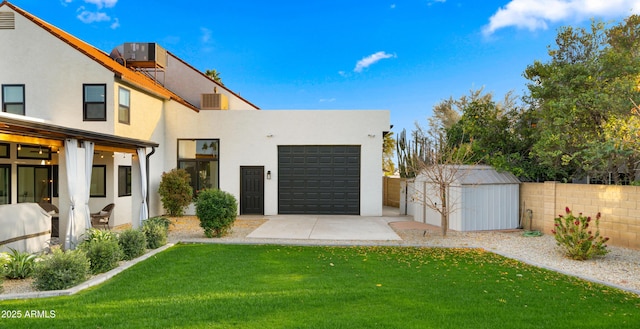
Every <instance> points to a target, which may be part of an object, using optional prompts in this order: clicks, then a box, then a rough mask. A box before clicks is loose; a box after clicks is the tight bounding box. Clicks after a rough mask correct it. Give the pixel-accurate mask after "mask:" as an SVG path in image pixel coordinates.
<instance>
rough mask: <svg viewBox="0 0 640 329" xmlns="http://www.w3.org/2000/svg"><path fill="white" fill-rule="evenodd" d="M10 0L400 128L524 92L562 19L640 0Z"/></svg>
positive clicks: (637, 8) (256, 90)
mask: <svg viewBox="0 0 640 329" xmlns="http://www.w3.org/2000/svg"><path fill="white" fill-rule="evenodd" d="M11 2H12V3H13V4H14V5H16V6H18V7H20V8H22V9H24V10H26V11H28V12H30V13H32V14H34V15H36V16H38V17H40V18H41V19H43V20H45V21H47V22H49V23H51V24H54V25H56V26H58V27H59V28H61V29H63V30H65V31H67V32H69V33H71V34H73V35H75V36H77V37H79V38H80V39H82V40H84V41H86V42H88V43H90V44H92V45H94V46H96V47H98V48H100V49H102V50H104V51H107V52H109V51H111V49H113V48H114V47H115V46H117V45H120V44H122V43H124V42H157V43H159V44H160V45H161V46H162V47H164V48H166V49H167V50H169V51H170V52H172V53H173V54H175V55H177V56H178V57H180V58H182V59H183V60H185V61H187V62H188V63H190V64H191V65H193V66H194V67H195V68H197V69H199V70H202V71H205V70H207V69H216V70H218V72H220V76H221V78H222V80H223V82H224V83H225V85H226V86H227V87H229V88H230V89H232V90H233V91H235V92H236V93H239V94H241V95H242V96H243V97H245V98H246V99H248V100H249V101H251V102H252V103H254V104H255V105H257V106H259V107H260V108H262V109H265V110H268V109H387V110H390V111H391V123H392V124H393V125H394V129H393V131H394V132H396V133H398V132H400V131H401V130H402V128H407V130H411V129H413V127H414V123H415V122H418V123H420V124H423V125H426V124H427V121H426V118H428V117H429V116H431V109H432V108H433V106H434V105H435V104H437V103H438V102H440V101H442V100H444V99H447V98H449V97H450V96H453V97H454V98H458V97H460V96H462V95H465V94H468V92H469V91H470V90H472V89H474V90H475V89H478V88H481V87H484V89H485V91H487V92H492V93H493V94H494V96H495V98H496V99H501V98H502V97H503V96H504V94H505V93H507V92H508V91H513V92H514V93H515V94H516V95H519V96H522V95H523V94H524V93H525V91H526V86H525V83H526V80H525V79H524V78H523V77H522V73H523V72H524V70H525V68H526V67H527V65H529V64H532V63H533V62H534V61H535V60H541V61H546V60H547V59H548V56H547V46H549V45H552V44H553V43H554V39H555V36H556V32H557V28H558V27H560V26H563V25H573V26H577V25H586V24H589V20H590V19H591V18H599V19H602V20H604V21H620V20H621V19H623V18H624V17H626V16H628V15H630V14H632V13H639V12H640V0H366V1H365V0H360V1H356V0H322V1H320V0H304V1H293V0H269V1H258V0H252V1H248V0H246V1H245V0H226V1H213V0H212V1H205V0H201V1H196V0H184V1H164V0H12V1H11ZM354 124H357V123H354Z"/></svg>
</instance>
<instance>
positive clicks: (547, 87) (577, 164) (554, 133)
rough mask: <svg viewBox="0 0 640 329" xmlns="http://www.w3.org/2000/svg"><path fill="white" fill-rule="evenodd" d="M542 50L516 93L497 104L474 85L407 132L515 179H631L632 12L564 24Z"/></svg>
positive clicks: (635, 116) (636, 94)
mask: <svg viewBox="0 0 640 329" xmlns="http://www.w3.org/2000/svg"><path fill="white" fill-rule="evenodd" d="M548 55H549V59H548V60H547V61H538V60H537V61H534V63H532V64H530V65H528V66H527V68H526V70H525V71H524V73H523V75H524V77H525V78H526V79H527V80H528V81H529V82H528V83H527V89H528V90H527V91H528V92H527V93H526V94H525V95H524V97H522V98H521V99H518V98H516V97H515V96H514V95H513V94H512V93H508V94H507V95H506V96H505V98H504V99H503V100H501V101H495V100H494V99H493V95H492V94H491V93H485V92H484V91H483V90H482V89H479V90H472V91H471V92H470V93H469V95H463V96H461V97H459V98H457V99H456V98H453V97H450V98H449V99H446V100H444V101H442V102H440V103H439V104H437V105H436V106H434V108H433V116H432V117H431V118H430V119H429V130H425V129H423V128H420V127H417V128H416V130H415V131H414V132H413V135H414V136H419V137H420V138H426V139H427V140H428V142H425V143H428V144H429V145H441V146H436V147H431V148H433V149H445V150H450V151H455V150H456V149H458V150H460V149H464V150H468V151H470V152H471V154H470V156H469V157H465V159H467V160H466V161H468V162H472V163H483V164H488V165H492V166H494V167H496V168H497V169H499V170H506V171H510V172H512V173H514V174H515V175H516V176H518V177H520V178H521V179H523V180H534V181H543V180H558V181H566V182H570V181H583V182H584V181H586V180H587V179H589V180H591V181H596V182H604V183H613V184H626V183H630V182H633V181H635V180H636V178H635V172H636V170H637V169H638V168H639V166H638V163H640V143H638V142H637V141H638V137H639V136H640V111H639V110H640V107H638V105H637V104H640V16H637V15H632V16H629V17H627V18H626V19H625V20H623V21H622V22H619V23H617V24H615V25H611V24H605V23H602V22H599V21H592V22H591V24H590V25H589V27H587V28H582V27H562V28H560V29H559V30H558V34H557V36H556V40H555V45H554V46H549V47H548ZM420 138H414V139H415V140H420ZM399 164H400V159H399ZM639 178H640V177H639Z"/></svg>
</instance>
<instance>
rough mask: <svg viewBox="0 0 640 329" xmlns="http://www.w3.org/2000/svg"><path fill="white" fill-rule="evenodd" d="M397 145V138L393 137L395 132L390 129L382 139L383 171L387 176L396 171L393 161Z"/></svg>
mask: <svg viewBox="0 0 640 329" xmlns="http://www.w3.org/2000/svg"><path fill="white" fill-rule="evenodd" d="M395 146H396V140H395V139H394V138H393V132H392V131H390V132H388V133H386V134H385V135H384V139H383V141H382V171H383V172H384V175H385V176H391V175H393V174H394V173H395V172H396V166H395V164H394V163H393V155H394V151H395Z"/></svg>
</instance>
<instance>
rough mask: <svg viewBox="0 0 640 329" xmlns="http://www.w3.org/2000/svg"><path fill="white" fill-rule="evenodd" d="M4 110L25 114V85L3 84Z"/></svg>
mask: <svg viewBox="0 0 640 329" xmlns="http://www.w3.org/2000/svg"><path fill="white" fill-rule="evenodd" d="M2 112H7V113H13V114H20V115H24V85H2Z"/></svg>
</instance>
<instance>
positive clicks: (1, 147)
mask: <svg viewBox="0 0 640 329" xmlns="http://www.w3.org/2000/svg"><path fill="white" fill-rule="evenodd" d="M9 157H10V155H9V144H6V143H0V158H9Z"/></svg>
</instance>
